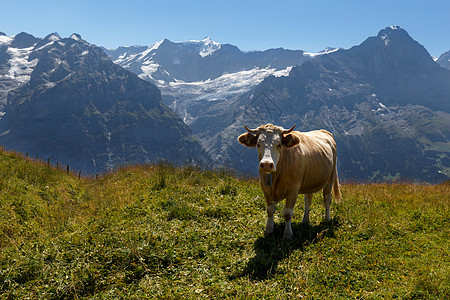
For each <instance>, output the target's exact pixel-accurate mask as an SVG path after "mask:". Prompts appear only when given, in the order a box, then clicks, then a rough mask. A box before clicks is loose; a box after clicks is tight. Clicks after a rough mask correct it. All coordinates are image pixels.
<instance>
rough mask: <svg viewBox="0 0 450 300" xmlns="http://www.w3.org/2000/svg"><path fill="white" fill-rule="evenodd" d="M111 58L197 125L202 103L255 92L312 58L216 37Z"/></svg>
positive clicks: (126, 50) (119, 52)
mask: <svg viewBox="0 0 450 300" xmlns="http://www.w3.org/2000/svg"><path fill="white" fill-rule="evenodd" d="M105 51H106V53H107V54H108V55H109V56H110V57H111V59H112V60H113V61H114V62H115V63H116V64H118V65H120V66H122V67H124V68H125V69H127V70H129V71H131V72H134V73H135V74H137V75H138V76H139V77H140V78H142V79H145V80H148V81H150V82H152V83H154V84H155V85H157V86H158V88H160V89H161V92H162V101H163V102H164V103H165V104H167V105H169V106H170V107H171V108H172V109H174V110H175V111H176V112H177V113H178V114H179V115H180V116H182V117H183V118H184V120H185V122H186V123H187V124H191V123H192V122H193V121H194V120H195V119H196V117H197V115H198V113H199V107H205V106H210V105H211V104H212V103H211V101H228V100H230V99H233V98H235V97H237V96H240V95H242V94H243V93H245V92H247V91H249V90H250V89H251V88H252V87H254V86H255V85H257V84H258V83H260V82H261V81H262V80H263V79H264V78H266V77H267V76H269V75H275V76H283V75H287V74H288V72H289V71H290V69H291V68H292V67H293V66H295V65H299V64H301V63H303V62H304V61H305V60H307V59H310V55H307V54H305V53H304V52H303V51H300V50H295V51H293V50H285V49H282V48H279V49H270V50H266V51H252V52H242V51H241V50H239V48H237V47H236V46H233V45H229V44H219V43H217V42H214V41H212V40H211V39H210V38H205V39H203V40H201V41H189V42H180V43H174V42H171V41H169V40H167V39H165V40H163V41H161V42H158V43H155V44H154V45H152V46H149V47H146V46H131V47H119V48H117V49H115V50H105Z"/></svg>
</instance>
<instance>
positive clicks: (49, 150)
mask: <svg viewBox="0 0 450 300" xmlns="http://www.w3.org/2000/svg"><path fill="white" fill-rule="evenodd" d="M0 78H1V81H0V82H1V83H0V86H1V90H2V94H1V95H2V98H1V100H0V101H1V103H2V105H3V116H2V118H1V119H0V144H2V145H3V146H5V147H6V148H9V149H14V150H16V151H20V152H23V153H25V152H27V153H30V154H32V155H38V156H39V157H43V158H49V159H50V160H51V161H52V163H55V164H56V162H61V163H64V164H69V165H70V166H71V168H75V169H77V170H80V171H82V172H83V173H90V174H95V173H98V172H104V171H108V170H111V169H114V168H117V167H119V166H121V165H126V164H133V163H146V162H155V161H159V160H161V159H167V160H171V161H174V162H178V163H185V162H190V163H191V162H203V161H204V160H207V156H206V155H205V153H204V151H203V150H202V148H201V146H200V144H199V143H198V141H196V139H195V137H194V136H193V135H192V133H191V131H190V129H189V128H188V126H186V125H185V124H184V122H183V121H182V120H181V119H180V118H179V117H178V116H177V115H176V114H175V113H174V112H173V111H172V110H171V109H170V108H168V107H167V106H166V105H164V104H163V103H162V102H161V93H160V90H159V89H158V88H157V87H156V86H155V85H153V84H152V83H150V82H148V81H145V80H142V79H140V78H139V77H138V76H137V75H135V74H134V73H131V72H129V71H126V70H124V69H123V68H121V67H119V66H118V65H116V64H114V63H113V62H112V61H111V59H110V58H109V57H108V56H107V55H106V54H105V53H104V51H103V50H102V49H101V48H100V47H97V46H95V45H92V44H89V43H88V42H86V41H84V40H83V39H82V38H81V37H80V36H79V35H77V34H73V35H72V36H70V37H69V38H61V37H59V35H57V34H50V35H48V36H47V37H45V38H44V39H41V38H36V37H34V36H32V35H30V34H27V33H20V34H18V35H16V36H14V37H6V36H5V35H1V36H0ZM5 95H7V97H5Z"/></svg>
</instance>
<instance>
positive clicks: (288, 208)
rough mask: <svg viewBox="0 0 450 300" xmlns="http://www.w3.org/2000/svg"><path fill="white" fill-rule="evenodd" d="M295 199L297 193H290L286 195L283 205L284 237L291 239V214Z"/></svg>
mask: <svg viewBox="0 0 450 300" xmlns="http://www.w3.org/2000/svg"><path fill="white" fill-rule="evenodd" d="M296 200H297V193H290V194H289V195H288V196H287V197H286V205H285V207H284V211H283V216H284V221H285V222H286V226H285V227H284V236H283V238H284V239H289V240H290V239H292V237H293V233H292V225H291V220H292V215H293V214H294V206H295V201H296Z"/></svg>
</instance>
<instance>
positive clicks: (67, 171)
mask: <svg viewBox="0 0 450 300" xmlns="http://www.w3.org/2000/svg"><path fill="white" fill-rule="evenodd" d="M67 174H69V165H67Z"/></svg>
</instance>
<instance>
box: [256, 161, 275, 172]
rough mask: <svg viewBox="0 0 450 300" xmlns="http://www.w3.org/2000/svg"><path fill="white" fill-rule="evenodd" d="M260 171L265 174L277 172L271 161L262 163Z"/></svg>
mask: <svg viewBox="0 0 450 300" xmlns="http://www.w3.org/2000/svg"><path fill="white" fill-rule="evenodd" d="M259 169H260V170H261V171H263V172H265V173H272V172H275V165H274V164H273V162H271V161H261V162H260V163H259Z"/></svg>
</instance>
